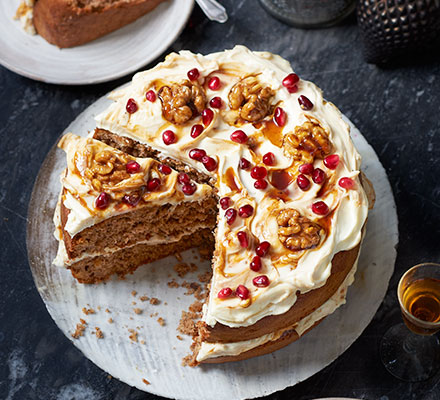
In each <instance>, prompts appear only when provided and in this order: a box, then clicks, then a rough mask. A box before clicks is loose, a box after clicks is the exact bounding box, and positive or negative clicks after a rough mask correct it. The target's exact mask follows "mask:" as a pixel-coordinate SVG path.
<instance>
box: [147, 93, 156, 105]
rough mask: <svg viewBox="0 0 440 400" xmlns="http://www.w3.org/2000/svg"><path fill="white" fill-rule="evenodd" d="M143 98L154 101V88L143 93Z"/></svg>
mask: <svg viewBox="0 0 440 400" xmlns="http://www.w3.org/2000/svg"><path fill="white" fill-rule="evenodd" d="M145 98H146V99H147V100H148V101H151V102H152V103H154V102H155V101H156V93H154V90H149V91H148V92H147V93H145Z"/></svg>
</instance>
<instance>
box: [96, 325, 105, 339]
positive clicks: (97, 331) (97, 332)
mask: <svg viewBox="0 0 440 400" xmlns="http://www.w3.org/2000/svg"><path fill="white" fill-rule="evenodd" d="M95 335H96V337H97V338H98V339H103V338H104V334H103V333H102V331H101V329H99V328H98V327H95Z"/></svg>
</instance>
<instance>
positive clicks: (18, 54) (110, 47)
mask: <svg viewBox="0 0 440 400" xmlns="http://www.w3.org/2000/svg"><path fill="white" fill-rule="evenodd" d="M19 4H20V0H2V1H0V64H2V65H3V66H5V67H6V68H8V69H10V70H11V71H14V72H16V73H17V74H20V75H23V76H26V77H28V78H31V79H35V80H39V81H43V82H47V83H57V84H64V85H83V84H92V83H98V82H106V81H110V80H112V79H116V78H119V77H121V76H124V75H127V74H129V73H130V72H134V71H136V70H138V69H139V68H141V67H142V66H144V65H146V64H148V63H149V62H151V61H153V60H154V59H156V58H157V57H158V56H160V55H161V54H162V53H163V52H164V51H165V50H166V49H167V48H168V46H170V45H171V44H172V43H173V42H174V40H175V39H176V38H177V37H178V36H179V34H180V32H181V31H182V29H183V28H184V26H185V24H186V21H187V20H188V18H189V16H190V14H191V11H192V8H193V5H194V1H193V0H167V1H165V2H164V3H161V4H159V6H158V7H157V8H156V9H154V10H153V11H152V12H150V13H148V14H146V15H144V16H143V17H141V18H139V19H138V20H137V21H135V22H133V23H131V24H129V25H127V26H125V27H123V28H121V29H118V30H117V31H115V32H112V33H110V34H108V35H106V36H103V37H102V38H99V39H97V40H94V41H92V42H90V43H86V44H84V45H82V46H77V47H73V48H69V49H59V48H58V47H56V46H54V45H51V44H49V43H48V42H46V41H45V40H44V39H43V38H42V37H41V36H38V35H30V34H28V33H26V32H25V31H24V30H23V29H22V28H21V25H20V22H19V21H15V20H14V19H13V17H14V15H15V12H16V9H17V7H18V5H19Z"/></svg>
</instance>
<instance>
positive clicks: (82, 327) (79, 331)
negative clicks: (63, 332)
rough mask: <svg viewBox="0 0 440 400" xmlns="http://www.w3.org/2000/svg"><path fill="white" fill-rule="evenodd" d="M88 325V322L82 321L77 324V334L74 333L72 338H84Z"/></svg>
mask: <svg viewBox="0 0 440 400" xmlns="http://www.w3.org/2000/svg"><path fill="white" fill-rule="evenodd" d="M86 325H87V323H86V321H84V320H83V319H80V323H79V324H76V329H75V332H73V333H72V334H71V335H70V336H72V337H73V338H74V339H78V338H79V337H80V336H84V331H85V329H86Z"/></svg>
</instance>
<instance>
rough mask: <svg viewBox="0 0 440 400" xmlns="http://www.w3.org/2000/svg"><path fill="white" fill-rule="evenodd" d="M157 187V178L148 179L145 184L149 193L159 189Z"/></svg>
mask: <svg viewBox="0 0 440 400" xmlns="http://www.w3.org/2000/svg"><path fill="white" fill-rule="evenodd" d="M159 186H160V179H159V178H153V179H149V180H148V182H147V189H148V191H149V192H154V191H155V190H156V189H158V188H159Z"/></svg>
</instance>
